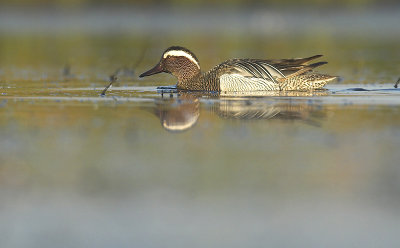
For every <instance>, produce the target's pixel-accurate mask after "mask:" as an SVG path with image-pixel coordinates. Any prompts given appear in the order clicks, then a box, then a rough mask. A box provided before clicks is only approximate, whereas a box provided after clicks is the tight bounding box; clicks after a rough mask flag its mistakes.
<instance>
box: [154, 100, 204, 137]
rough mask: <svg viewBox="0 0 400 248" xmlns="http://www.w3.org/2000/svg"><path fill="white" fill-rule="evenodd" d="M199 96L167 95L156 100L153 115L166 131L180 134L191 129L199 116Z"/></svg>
mask: <svg viewBox="0 0 400 248" xmlns="http://www.w3.org/2000/svg"><path fill="white" fill-rule="evenodd" d="M199 107H200V101H199V96H196V95H193V94H175V95H174V94H172V93H171V94H169V97H165V95H164V94H162V98H160V99H157V100H156V107H155V109H154V113H155V114H156V115H157V117H158V118H160V121H161V125H162V126H163V127H164V128H165V129H166V130H168V131H171V132H180V131H185V130H187V129H189V128H191V127H193V126H194V125H195V124H196V122H197V120H198V119H199V116H200V109H199Z"/></svg>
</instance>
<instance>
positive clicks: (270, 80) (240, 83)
mask: <svg viewBox="0 0 400 248" xmlns="http://www.w3.org/2000/svg"><path fill="white" fill-rule="evenodd" d="M213 70H214V72H211V75H216V76H217V77H218V79H219V83H220V84H219V86H220V90H221V91H229V92H231V91H261V90H262V91H264V90H279V82H278V79H279V78H284V77H285V76H284V75H283V74H282V73H281V72H280V71H279V70H278V69H276V68H274V67H273V66H271V65H268V64H265V63H262V62H261V61H250V60H243V59H233V60H228V61H225V62H224V63H222V64H220V65H219V66H217V67H216V68H214V69H213Z"/></svg>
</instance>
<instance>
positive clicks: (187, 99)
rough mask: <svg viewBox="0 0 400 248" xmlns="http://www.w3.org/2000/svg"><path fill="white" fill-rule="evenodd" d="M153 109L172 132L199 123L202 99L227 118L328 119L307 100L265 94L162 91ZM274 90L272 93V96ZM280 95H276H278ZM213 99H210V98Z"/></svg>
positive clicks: (306, 120)
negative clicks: (280, 97)
mask: <svg viewBox="0 0 400 248" xmlns="http://www.w3.org/2000/svg"><path fill="white" fill-rule="evenodd" d="M160 93H161V98H159V99H157V100H156V102H155V107H154V109H153V110H152V112H153V113H154V114H155V115H157V117H158V118H159V119H160V122H161V125H162V126H163V127H164V128H165V129H166V130H168V131H171V132H182V131H185V130H188V129H190V128H192V127H193V126H195V124H196V123H197V121H198V119H199V116H200V99H203V100H205V101H206V102H207V104H210V108H208V109H209V110H210V111H211V112H212V113H214V114H216V115H218V116H219V117H221V118H223V119H237V120H270V119H281V120H301V121H304V122H306V123H308V124H311V125H316V126H318V125H319V124H318V121H319V120H320V119H322V118H324V116H325V115H324V113H323V111H321V109H320V107H319V106H317V105H315V104H309V103H307V102H299V101H291V99H286V100H288V101H286V100H285V101H276V99H275V98H266V97H261V96H265V95H260V94H259V95H252V96H249V95H246V96H244V95H243V96H241V95H240V94H236V95H232V94H230V95H223V94H218V95H210V94H209V95H204V94H199V93H192V92H176V91H175V92H160ZM270 94H271V93H270V92H269V93H268V95H270ZM316 94H317V95H323V94H327V93H326V92H317V93H316V92H292V93H290V92H286V93H284V95H282V94H279V96H311V95H316ZM274 96H276V95H274ZM207 100H209V101H207Z"/></svg>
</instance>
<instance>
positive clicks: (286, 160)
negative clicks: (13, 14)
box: [0, 11, 400, 247]
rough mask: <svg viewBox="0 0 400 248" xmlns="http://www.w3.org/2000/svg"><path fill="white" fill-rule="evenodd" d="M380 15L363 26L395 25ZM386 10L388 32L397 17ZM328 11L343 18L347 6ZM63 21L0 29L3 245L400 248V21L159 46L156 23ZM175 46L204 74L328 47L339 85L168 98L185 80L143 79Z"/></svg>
mask: <svg viewBox="0 0 400 248" xmlns="http://www.w3.org/2000/svg"><path fill="white" fill-rule="evenodd" d="M123 13H124V12H123ZM155 13H156V14H157V13H158V12H157V11H156V12H155ZM276 13H277V14H276V15H277V16H283V17H285V16H286V15H288V14H285V13H286V12H276ZM374 13H375V12H371V13H369V12H367V13H366V14H362V13H361V14H358V15H356V21H355V22H354V23H356V24H357V23H360V24H362V23H364V22H363V21H362V20H364V19H362V18H365V20H367V19H369V18H372V19H374V20H375V19H376V20H381V19H380V18H378V17H379V16H380V15H381V14H380V12H377V14H376V15H377V16H378V17H376V16H375V15H373V14H374ZM384 13H386V12H384ZM388 13H389V14H387V16H386V17H385V18H386V19H384V20H383V21H382V20H381V21H382V23H380V22H378V23H377V24H376V25H377V26H378V27H385V26H386V24H388V23H386V22H388V20H392V19H393V18H395V16H394V15H391V14H390V13H392V12H390V11H389V12H388ZM111 14H112V13H111ZM345 14H346V13H345ZM345 14H343V15H344V16H345V17H346V18H349V19H351V18H352V15H350V14H348V15H345ZM93 15H94V16H95V17H96V16H97V14H93ZM210 15H212V13H211V14H210ZM68 16H69V15H67V16H66V17H65V16H64V17H62V18H66V19H62V20H64V21H65V20H69V19H68V18H70V17H68ZM78 16H79V18H81V19H82V20H87V19H85V18H89V20H90V18H95V17H93V16H91V15H89V17H87V16H86V15H78ZM117 16H118V15H117ZM166 16H167V17H164V18H166V20H170V21H171V22H172V21H174V20H175V19H174V18H175V17H173V16H170V15H166ZM224 16H226V15H224ZM245 16H246V15H245V14H243V15H242V16H241V17H242V18H244V17H245ZM73 17H74V18H76V16H73ZM114 17H115V18H116V19H115V20H117V21H115V22H116V23H118V20H120V23H122V24H121V26H122V27H125V26H124V25H125V23H130V22H129V20H130V19H128V20H127V19H124V17H126V16H125V15H122V17H116V16H114ZM20 18H22V20H24V19H23V18H30V17H29V15H28V16H27V17H22V16H20ZM43 18H45V19H46V18H54V16H44V17H43ZM74 18H73V19H74ZM96 18H99V17H96ZM118 18H121V19H118ZM132 18H137V17H132ZM168 18H170V19H168ZM198 18H201V15H198ZM215 18H216V17H215ZM224 18H225V17H224ZM226 18H228V20H229V18H232V19H235V17H234V15H232V16H231V17H229V15H228V17H226ZM292 18H295V19H296V18H298V19H299V20H300V19H301V20H307V19H302V15H301V14H298V16H296V15H295V16H294V17H292ZM307 18H311V19H312V18H317V17H315V16H314V17H307ZM330 18H332V19H331V21H332V25H333V26H334V27H335V25H338V24H337V23H336V22H340V18H343V16H339V17H338V18H335V17H334V15H333V14H332V15H331V16H330ZM353 18H355V17H354V16H353ZM360 18H361V19H360ZM29 20H30V19H29ZM71 20H72V19H71ZM224 20H226V19H224ZM235 20H236V19H235ZM239 20H243V21H246V20H247V19H246V18H244V19H239ZM251 20H254V19H251ZM312 20H318V18H317V19H312ZM335 20H336V22H335ZM385 20H386V22H385ZM31 21H32V20H31ZM205 22H206V21H205ZM26 23H29V22H23V24H20V26H21V28H23V27H25V26H24V25H27V24H26ZM65 23H68V22H60V21H55V24H54V26H51V25H50V24H49V25H50V26H51V27H53V28H54V30H52V31H51V32H50V31H49V32H50V33H46V32H39V34H31V33H29V32H28V31H24V32H21V33H19V32H17V31H15V30H16V29H14V26H13V25H14V24H9V26H7V25H5V24H4V23H3V24H1V25H3V26H1V25H0V29H1V30H2V39H1V41H0V51H1V54H2V57H1V58H0V65H1V67H0V92H1V96H0V127H1V128H0V197H1V199H2V201H1V203H0V219H1V220H2V221H1V224H0V244H1V245H0V246H1V247H161V246H162V247H265V246H272V247H377V246H379V247H398V246H399V245H400V240H399V238H398V230H399V227H400V213H399V210H398V209H399V207H400V198H399V193H400V168H399V161H400V155H399V154H400V153H399V152H398V149H399V147H400V129H399V123H400V101H399V99H400V98H399V96H400V91H399V90H398V89H395V88H393V84H394V83H395V81H396V80H397V79H398V77H399V76H400V75H399V71H398V68H399V56H398V52H399V51H400V49H399V48H400V47H399V44H400V43H399V42H398V38H399V37H400V32H399V30H398V28H397V29H396V27H393V29H392V32H390V34H389V33H388V34H387V35H384V34H381V33H379V32H381V31H382V30H381V29H379V28H377V29H379V30H381V31H377V29H376V26H372V28H370V30H367V31H371V33H369V32H367V31H365V30H364V31H363V32H361V34H360V33H355V34H351V33H349V32H348V31H346V30H348V28H349V27H345V28H343V29H341V28H340V27H337V29H335V31H334V32H333V33H332V32H331V30H330V29H327V31H325V32H322V31H321V32H322V33H314V32H315V31H314V30H315V29H317V27H321V25H322V24H318V25H317V24H316V25H315V26H312V28H307V26H305V27H303V29H301V30H299V33H296V34H289V33H285V32H283V33H280V32H278V31H276V32H273V30H272V31H271V32H273V33H272V34H271V37H270V33H268V35H266V34H261V35H257V34H254V33H253V31H252V32H250V33H249V34H248V35H247V36H243V34H244V33H246V32H244V31H243V27H242V28H241V29H240V30H242V31H240V32H239V31H238V32H239V34H238V33H231V32H230V33H220V34H218V32H210V33H207V32H206V31H204V30H202V32H201V33H197V34H192V33H186V32H187V30H186V31H184V32H179V30H178V31H176V30H175V31H176V32H175V33H174V34H173V35H165V37H163V39H162V40H160V39H159V34H156V33H157V32H156V31H157V30H158V28H157V27H154V26H152V24H148V25H149V26H148V27H149V29H150V30H149V29H146V30H147V32H148V33H150V36H148V37H147V36H146V37H144V36H140V35H138V34H137V33H136V31H137V30H133V31H131V32H127V33H125V34H123V32H122V31H123V30H125V29H124V28H121V29H118V28H117V30H116V33H117V34H118V35H116V36H109V35H108V34H107V30H108V29H107V27H106V28H104V29H105V30H104V29H101V28H99V27H97V26H96V28H94V30H95V31H94V32H90V30H92V29H93V26H90V25H89V27H85V25H82V26H83V27H82V26H81V27H79V30H80V29H83V31H85V32H86V31H87V33H84V32H83V33H80V31H79V30H78V31H76V30H69V28H68V26H67V27H66V26H63V25H66V24H65ZM82 23H85V21H82ZM106 23H107V22H106ZM241 23H242V22H241ZM290 23H291V22H285V25H288V26H289V27H292V28H295V26H296V25H298V24H293V25H295V26H292V25H291V24H290ZM356 24H354V25H356ZM91 25H95V24H93V23H92V24H91ZM137 25H138V24H137ZM160 25H161V24H160ZM199 25H201V22H200V24H199ZM204 25H205V26H207V25H206V24H204ZM242 25H246V24H242ZM282 25H283V24H282ZM324 25H325V26H327V24H324ZM324 25H322V26H324ZM4 26H6V27H10V29H11V30H14V31H15V32H12V31H10V30H8V29H6V28H4ZM32 26H33V27H35V22H33V24H32ZM117 26H118V25H117ZM139 26H140V25H139ZM339 26H340V25H339ZM360 26H362V25H360ZM2 27H3V28H2ZM39 27H41V25H39ZM140 27H142V26H140ZM213 28H215V29H217V31H218V30H219V29H218V27H213ZM297 28H298V27H297ZM356 28H357V27H356ZM363 28H364V29H368V26H366V27H363ZM36 29H38V27H36ZM60 29H61V30H69V31H68V32H67V33H64V34H62V32H59V30H60ZM7 30H8V31H7ZM57 30H58V31H57ZM102 30H103V31H102ZM152 30H153V31H154V30H155V31H154V36H152V35H151V33H152ZM212 30H213V29H212ZM279 30H280V29H279ZM39 31H40V29H39ZM101 31H102V32H105V33H106V34H104V33H102V32H101ZM373 31H374V32H377V33H378V34H380V35H382V36H381V37H380V38H379V39H377V38H376V36H375V35H374V34H376V33H373ZM311 33H312V34H314V36H310V34H311ZM55 34H56V35H55ZM338 35H339V36H338ZM154 37H156V38H154ZM177 43H179V45H184V46H187V47H188V48H189V49H192V50H193V51H194V52H195V53H196V55H197V56H198V57H199V59H200V63H201V65H202V66H203V67H204V68H211V67H212V66H213V65H215V64H217V63H219V62H221V61H223V60H224V59H228V58H232V57H265V58H281V57H282V58H283V57H300V56H310V55H313V54H319V53H322V54H324V55H325V57H324V58H325V59H326V60H327V61H329V64H328V65H325V66H323V67H321V69H319V70H320V71H322V72H325V73H329V74H332V75H339V76H341V81H339V82H336V83H332V84H329V85H328V86H327V87H326V88H327V90H326V91H319V92H313V93H298V92H297V93H288V94H279V95H271V94H254V95H252V96H249V95H241V94H238V95H216V94H203V95H199V94H193V93H186V94H185V93H180V94H178V93H174V92H172V93H169V92H164V93H162V92H160V90H157V87H158V86H167V85H172V84H174V82H175V81H174V79H173V78H172V77H170V76H168V75H157V76H154V77H150V78H145V79H143V80H142V79H138V78H137V75H138V74H139V73H141V72H143V71H145V70H146V69H149V68H150V67H152V66H153V65H154V64H155V63H156V62H157V61H158V59H159V57H160V56H161V53H162V51H163V49H165V48H166V47H167V46H168V45H171V44H177ZM260 44H262V45H260ZM17 48H18V49H17ZM143 50H144V51H145V52H142V51H143ZM142 53H144V54H142ZM142 58H143V59H142ZM118 68H125V69H124V70H122V71H121V72H120V73H119V80H118V82H116V83H115V85H114V86H113V87H112V88H111V89H109V90H108V91H107V94H106V96H105V97H101V96H100V93H101V91H102V90H103V88H104V87H105V86H106V85H107V84H108V77H109V76H110V75H111V74H112V73H114V72H115V70H116V69H118Z"/></svg>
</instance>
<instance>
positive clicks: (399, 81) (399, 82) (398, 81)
mask: <svg viewBox="0 0 400 248" xmlns="http://www.w3.org/2000/svg"><path fill="white" fill-rule="evenodd" d="M399 84H400V77H399V79H397V82H396V83H395V84H394V87H395V88H396V89H397V86H398V85H399Z"/></svg>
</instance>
